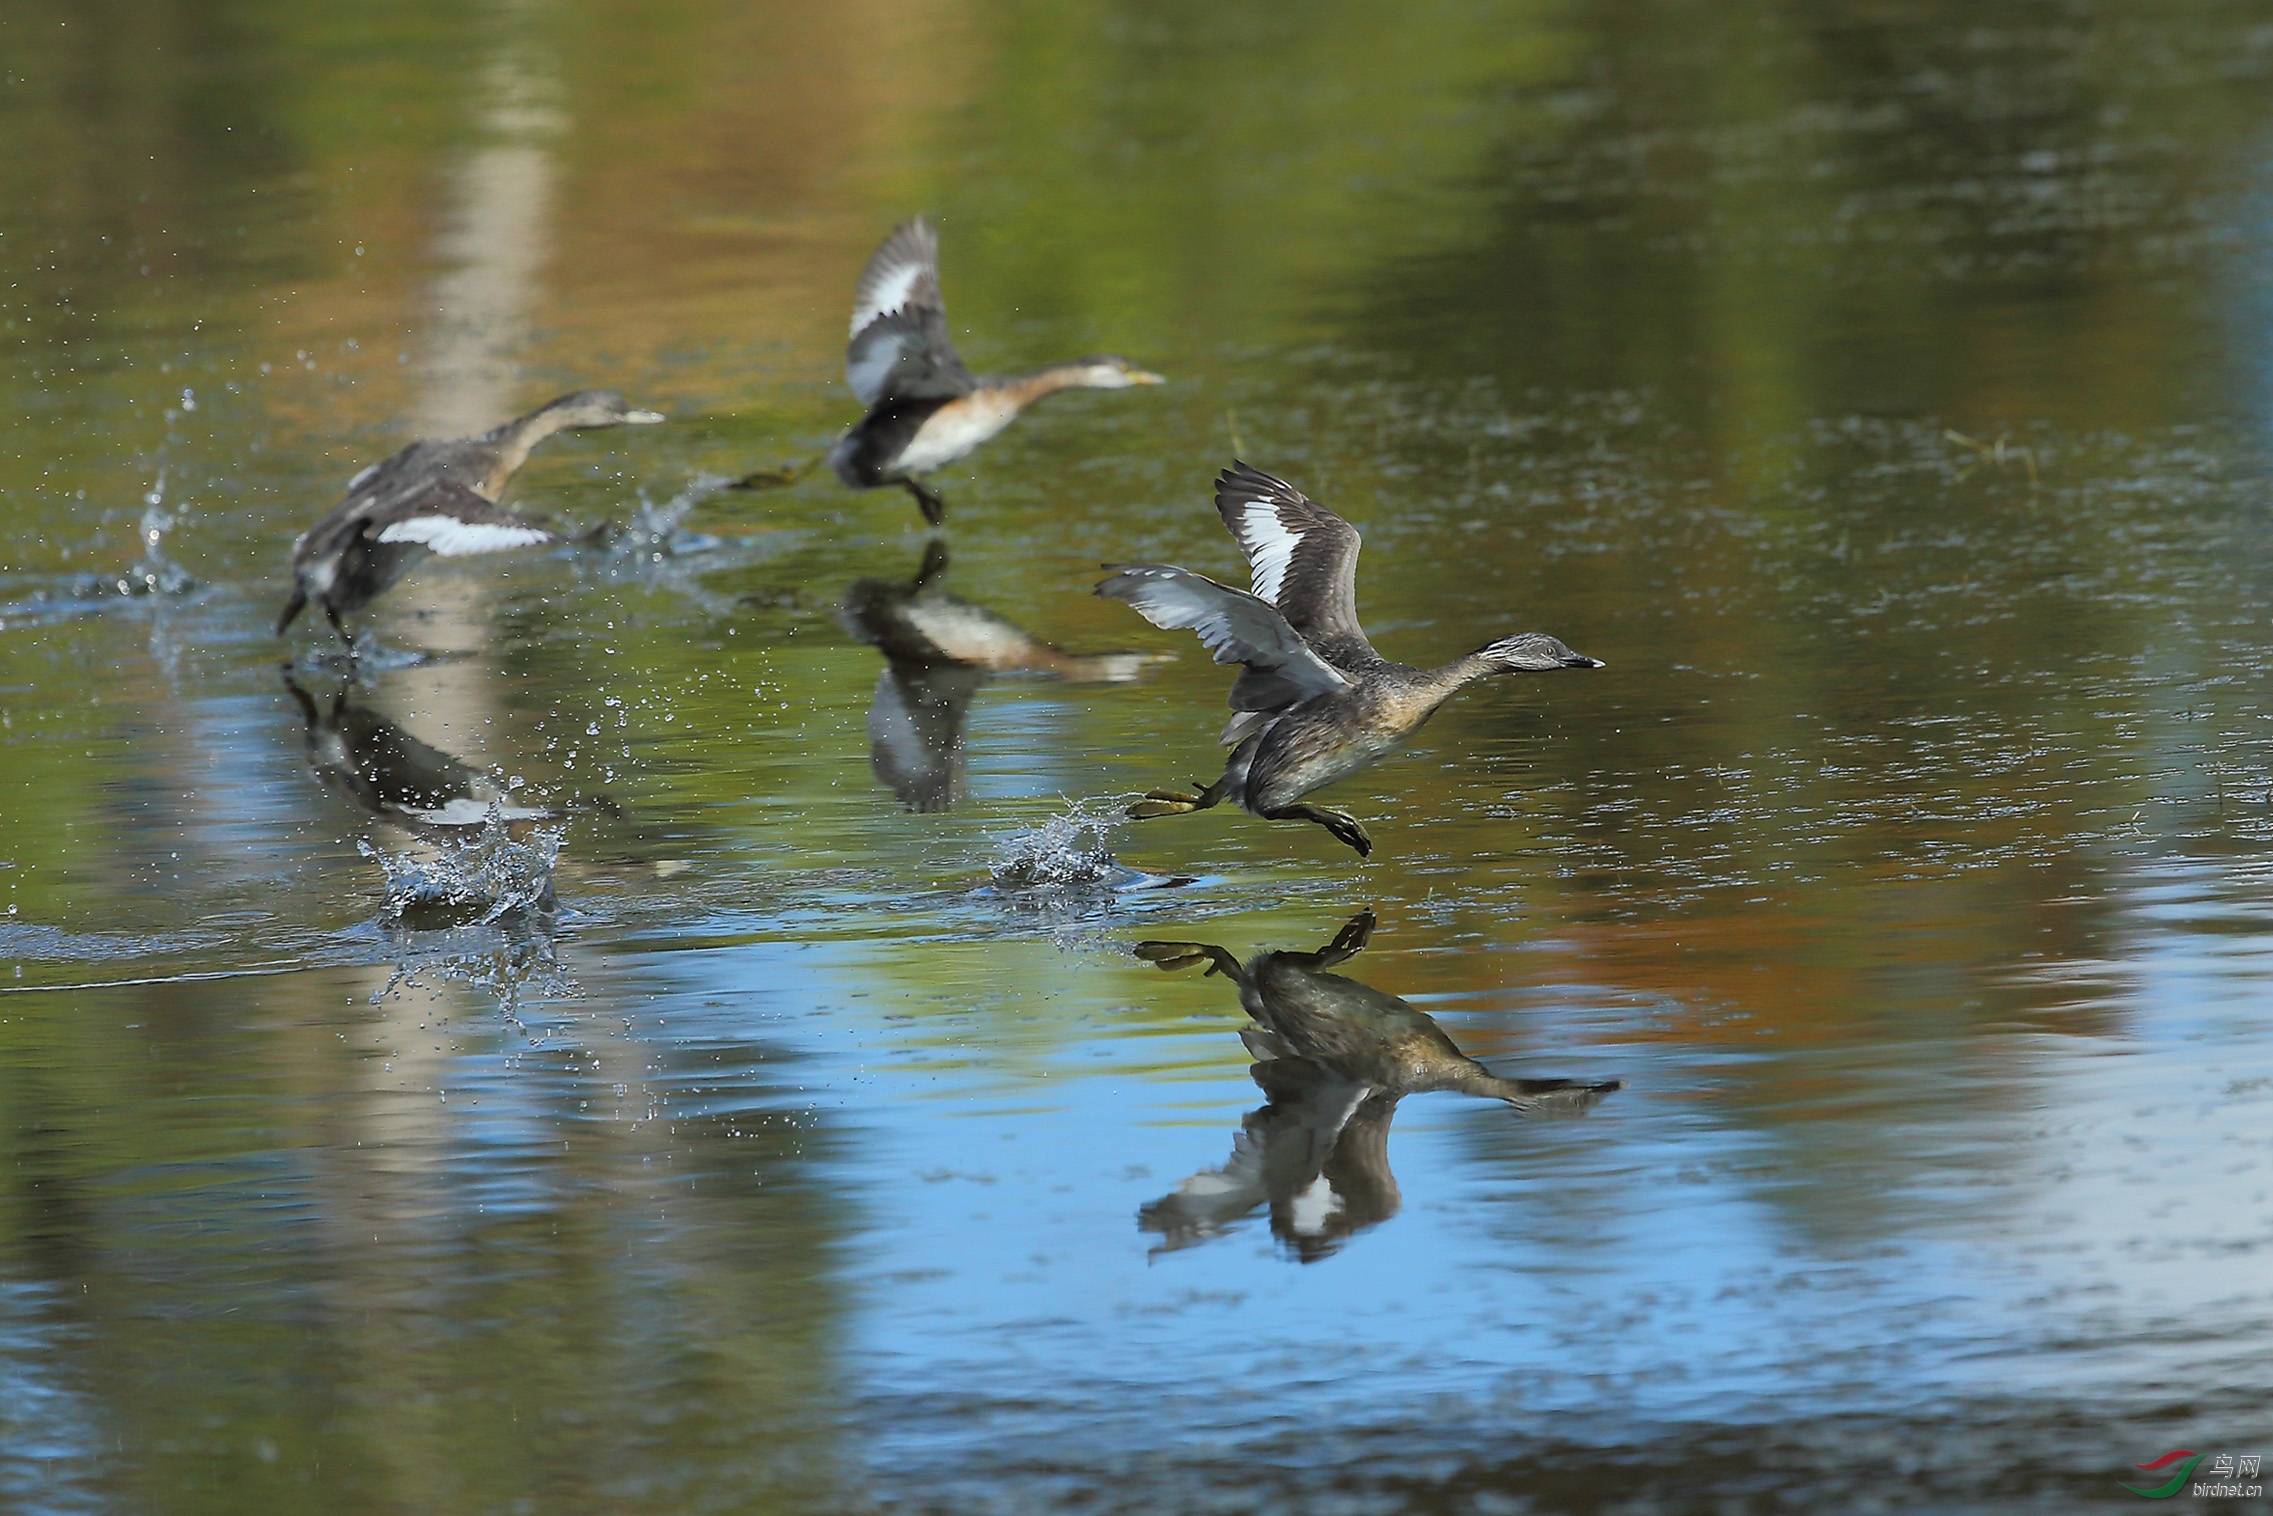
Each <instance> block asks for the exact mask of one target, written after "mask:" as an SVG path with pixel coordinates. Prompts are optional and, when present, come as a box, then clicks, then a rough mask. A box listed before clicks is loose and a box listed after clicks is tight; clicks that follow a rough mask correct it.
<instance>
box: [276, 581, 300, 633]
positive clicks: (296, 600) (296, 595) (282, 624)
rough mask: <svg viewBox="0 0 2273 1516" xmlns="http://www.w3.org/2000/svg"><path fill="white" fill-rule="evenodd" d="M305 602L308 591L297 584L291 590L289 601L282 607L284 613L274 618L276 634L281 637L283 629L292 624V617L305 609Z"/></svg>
mask: <svg viewBox="0 0 2273 1516" xmlns="http://www.w3.org/2000/svg"><path fill="white" fill-rule="evenodd" d="M307 604H308V592H307V591H306V590H303V589H301V588H299V587H298V586H294V588H293V590H292V600H291V603H290V604H288V605H286V606H285V607H284V614H283V615H281V616H279V617H277V618H276V635H277V636H279V637H281V636H283V635H284V633H285V630H286V629H287V628H289V627H290V626H291V625H292V619H293V618H294V617H295V616H298V615H299V614H300V612H301V611H303V610H305V609H306V608H307Z"/></svg>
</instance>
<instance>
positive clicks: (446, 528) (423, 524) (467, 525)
mask: <svg viewBox="0 0 2273 1516" xmlns="http://www.w3.org/2000/svg"><path fill="white" fill-rule="evenodd" d="M368 530H369V535H370V536H371V538H372V540H373V541H376V542H385V543H392V544H395V545H398V546H399V545H415V546H418V547H423V548H425V549H426V550H427V551H428V552H432V553H439V554H441V555H442V556H443V557H445V558H460V557H464V556H466V555H468V554H471V553H495V552H500V551H502V550H504V549H506V548H514V547H534V546H535V545H536V544H538V543H540V542H551V541H553V540H554V537H555V535H556V534H555V533H554V532H553V530H552V529H551V528H550V527H547V526H544V525H542V524H540V523H538V522H535V521H531V520H530V519H529V518H528V517H526V516H519V515H515V514H514V513H513V512H512V511H509V510H507V509H506V508H505V507H504V506H501V505H499V504H497V503H496V502H495V501H492V500H490V499H487V498H486V497H484V496H481V495H477V494H475V493H474V492H473V491H472V490H470V489H468V488H466V487H465V486H464V485H462V484H460V483H458V482H457V481H455V480H453V479H440V480H436V481H435V482H434V483H432V484H430V485H428V486H427V487H426V488H424V489H421V490H419V491H418V492H417V493H416V494H415V495H412V496H410V497H408V498H406V499H403V500H399V501H394V502H391V503H389V504H388V505H387V506H386V507H384V508H383V509H382V510H380V511H379V512H377V513H375V514H374V515H372V516H371V517H370V525H369V528H368Z"/></svg>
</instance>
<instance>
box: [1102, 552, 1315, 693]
mask: <svg viewBox="0 0 2273 1516" xmlns="http://www.w3.org/2000/svg"><path fill="white" fill-rule="evenodd" d="M1105 567H1106V568H1107V569H1109V570H1111V572H1112V575H1113V577H1112V578H1110V579H1107V580H1105V581H1104V582H1102V583H1101V584H1099V585H1098V586H1097V593H1098V594H1100V595H1103V596H1105V597H1106V598H1107V599H1109V600H1121V601H1125V602H1127V603H1128V604H1129V605H1130V606H1132V607H1134V608H1135V610H1136V612H1137V614H1138V615H1140V616H1142V617H1144V619H1145V620H1147V621H1149V622H1151V623H1152V624H1153V625H1154V626H1157V627H1165V628H1171V629H1173V628H1180V627H1181V628H1189V629H1190V630H1192V631H1195V632H1197V633H1199V634H1200V641H1202V642H1204V643H1206V644H1207V646H1208V650H1209V651H1210V652H1212V653H1214V654H1215V661H1216V662H1218V663H1240V664H1245V665H1246V672H1244V673H1242V674H1241V675H1240V676H1239V680H1238V682H1237V683H1235V684H1234V685H1232V687H1231V708H1232V709H1233V710H1235V711H1276V710H1283V709H1285V708H1286V707H1287V706H1290V705H1297V704H1300V703H1301V702H1302V701H1305V700H1308V699H1310V698H1311V697H1312V696H1314V695H1333V694H1339V693H1340V692H1342V691H1343V690H1346V689H1349V688H1351V686H1352V684H1353V683H1354V681H1353V680H1351V678H1350V677H1349V676H1348V675H1347V674H1344V673H1343V672H1342V671H1341V670H1339V669H1337V668H1335V667H1334V666H1333V665H1332V664H1330V663H1328V662H1326V661H1325V660H1324V659H1323V658H1320V657H1319V656H1318V655H1317V653H1315V652H1313V651H1312V650H1311V647H1310V645H1309V644H1308V643H1306V642H1304V641H1303V640H1302V638H1301V637H1300V636H1299V635H1297V634H1296V632H1295V630H1294V628H1292V627H1290V626H1288V625H1287V623H1286V618H1285V617H1284V616H1281V615H1280V614H1279V613H1278V612H1277V611H1276V610H1275V609H1273V608H1272V607H1271V606H1270V604H1269V603H1268V602H1266V601H1263V600H1260V599H1257V598H1256V597H1255V596H1253V595H1249V594H1244V593H1242V592H1241V591H1239V590H1235V589H1233V588H1231V587H1230V586H1229V585H1224V584H1218V583H1216V582H1215V581H1214V580H1213V579H1210V578H1208V577H1206V576H1205V575H1203V574H1195V573H1193V572H1192V571H1191V570H1189V569H1180V568H1168V567H1166V566H1164V565H1161V564H1157V563H1108V564H1106V565H1105Z"/></svg>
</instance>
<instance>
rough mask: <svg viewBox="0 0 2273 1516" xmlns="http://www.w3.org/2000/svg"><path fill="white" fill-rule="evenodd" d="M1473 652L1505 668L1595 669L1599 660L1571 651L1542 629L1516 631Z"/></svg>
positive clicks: (1599, 663) (1540, 670)
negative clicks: (1541, 630)
mask: <svg viewBox="0 0 2273 1516" xmlns="http://www.w3.org/2000/svg"><path fill="white" fill-rule="evenodd" d="M1476 656H1477V657H1479V658H1481V659H1483V660H1484V661H1485V662H1487V663H1489V664H1491V665H1492V666H1493V667H1494V668H1495V669H1499V670H1502V671H1504V672H1511V673H1512V672H1515V671H1518V670H1520V671H1523V672H1527V673H1539V672H1542V671H1544V670H1547V669H1598V668H1601V667H1602V660H1601V659H1599V658H1589V657H1587V656H1586V655H1585V654H1584V653H1574V652H1572V651H1571V650H1570V649H1569V648H1568V647H1565V646H1564V645H1563V643H1562V642H1561V641H1560V640H1558V639H1556V638H1553V637H1550V636H1548V635H1547V634H1546V633H1545V632H1519V633H1517V634H1516V635H1515V636H1513V637H1502V638H1501V639H1500V640H1499V641H1497V642H1492V643H1487V644H1485V645H1484V646H1483V647H1481V648H1478V649H1477V650H1476Z"/></svg>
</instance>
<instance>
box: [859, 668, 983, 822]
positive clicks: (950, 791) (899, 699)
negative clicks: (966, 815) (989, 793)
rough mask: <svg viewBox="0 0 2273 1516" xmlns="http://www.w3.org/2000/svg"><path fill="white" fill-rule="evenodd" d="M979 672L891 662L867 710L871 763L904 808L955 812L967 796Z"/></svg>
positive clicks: (980, 675) (877, 775) (979, 678)
mask: <svg viewBox="0 0 2273 1516" xmlns="http://www.w3.org/2000/svg"><path fill="white" fill-rule="evenodd" d="M985 681H986V673H985V671H984V670H981V669H974V668H963V667H958V666H956V665H954V664H935V665H929V666H926V665H919V664H912V663H900V662H897V661H894V662H888V663H886V664H885V666H884V672H883V673H882V674H880V675H879V676H878V677H877V680H876V698H875V700H874V701H872V702H871V703H870V704H869V707H868V764H869V767H870V768H872V769H874V770H875V771H876V777H877V778H878V779H880V780H882V781H883V782H884V784H885V786H886V787H887V788H889V789H890V790H891V791H892V793H893V794H895V795H897V796H898V797H899V798H900V803H901V804H902V805H905V806H907V807H908V808H909V809H910V810H913V811H921V812H926V813H928V812H933V811H944V810H950V809H952V808H953V807H954V806H955V805H956V803H957V802H959V801H961V800H962V799H963V798H964V797H965V794H966V780H965V777H964V766H963V720H964V717H965V715H966V714H967V713H968V712H969V710H970V708H971V696H972V695H973V694H974V693H975V692H976V691H977V690H978V687H979V686H980V685H981V684H983V683H984V682H985Z"/></svg>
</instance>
